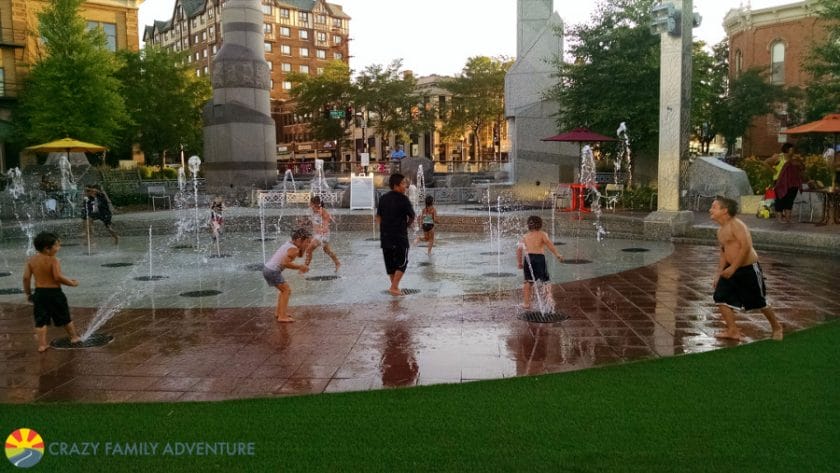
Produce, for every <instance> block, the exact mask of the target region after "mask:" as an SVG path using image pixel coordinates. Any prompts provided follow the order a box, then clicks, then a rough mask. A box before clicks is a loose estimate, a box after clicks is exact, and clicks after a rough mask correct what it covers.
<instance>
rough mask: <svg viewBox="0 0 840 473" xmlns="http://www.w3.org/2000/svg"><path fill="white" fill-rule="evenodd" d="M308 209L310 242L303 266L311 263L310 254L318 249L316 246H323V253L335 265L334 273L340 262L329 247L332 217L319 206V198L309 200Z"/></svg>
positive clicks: (313, 197) (314, 197)
mask: <svg viewBox="0 0 840 473" xmlns="http://www.w3.org/2000/svg"><path fill="white" fill-rule="evenodd" d="M309 208H310V210H312V215H311V216H310V221H311V223H312V242H311V243H310V244H309V247H308V248H307V249H306V263H305V264H306V265H307V266H309V263H311V262H312V253H314V252H315V250H316V249H318V246H320V245H323V246H324V253H326V254H327V256H329V257H330V259H332V260H333V263H335V272H338V268H340V267H341V262H339V261H338V256H336V255H335V252H333V250H332V248H331V247H330V222H331V221H332V216H331V215H330V213H329V212H327V209H325V208H324V207H323V205H322V204H321V197H320V196H317V195H315V196H312V198H311V199H309Z"/></svg>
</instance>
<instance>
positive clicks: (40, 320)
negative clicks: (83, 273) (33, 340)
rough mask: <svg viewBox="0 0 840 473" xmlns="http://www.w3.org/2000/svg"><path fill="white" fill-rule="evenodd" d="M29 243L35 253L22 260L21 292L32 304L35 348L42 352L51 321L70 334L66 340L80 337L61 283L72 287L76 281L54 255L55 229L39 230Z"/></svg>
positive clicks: (58, 242) (56, 244) (58, 245)
mask: <svg viewBox="0 0 840 473" xmlns="http://www.w3.org/2000/svg"><path fill="white" fill-rule="evenodd" d="M33 245H34V246H35V250H36V251H37V253H36V254H35V255H33V256H32V257H31V258H29V260H28V261H27V262H26V266H25V267H24V268H23V292H24V294H26V299H27V300H28V301H29V302H31V303H32V304H33V307H32V312H33V314H34V316H35V335H36V336H37V337H38V352H40V353H43V352H45V351H47V349H48V348H49V347H50V346H49V344H47V325H50V322H52V324H53V325H55V326H56V327H64V330H65V331H66V332H67V335H68V336H69V337H70V343H78V342H80V341H81V338H79V334H78V333H76V327H75V326H74V325H73V320H72V319H71V318H70V306H69V305H68V304H67V296H65V295H64V292H63V291H62V290H61V285H62V284H64V285H65V286H72V287H76V286H78V285H79V281H77V280H75V279H70V278H68V277H66V276H64V274H62V272H61V263H60V262H59V261H58V258H56V256H55V255H56V254H58V250H60V249H61V240H60V239H59V238H58V236H57V235H56V234H55V233H50V232H41V233H39V234H38V235H36V236H35V239H34V240H33ZM33 277H34V278H35V290H34V291H33V290H32V285H31V284H32V278H33Z"/></svg>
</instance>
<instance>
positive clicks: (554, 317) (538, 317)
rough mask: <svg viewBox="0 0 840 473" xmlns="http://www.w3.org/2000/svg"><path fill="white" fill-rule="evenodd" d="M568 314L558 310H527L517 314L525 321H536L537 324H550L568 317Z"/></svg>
mask: <svg viewBox="0 0 840 473" xmlns="http://www.w3.org/2000/svg"><path fill="white" fill-rule="evenodd" d="M568 318H569V316H568V315H566V314H562V313H560V312H546V313H545V314H543V313H542V312H540V311H538V310H529V311H527V312H523V313H521V314H519V319H521V320H524V321H526V322H536V323H538V324H550V323H554V322H562V321H564V320H566V319H568Z"/></svg>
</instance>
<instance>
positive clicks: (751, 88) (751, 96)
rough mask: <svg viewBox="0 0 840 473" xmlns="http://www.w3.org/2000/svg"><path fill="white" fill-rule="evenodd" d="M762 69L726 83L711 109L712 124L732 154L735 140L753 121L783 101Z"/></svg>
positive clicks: (751, 71) (750, 71)
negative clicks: (726, 86)
mask: <svg viewBox="0 0 840 473" xmlns="http://www.w3.org/2000/svg"><path fill="white" fill-rule="evenodd" d="M765 74H766V71H763V70H762V69H761V68H752V69H749V70H747V71H745V72H744V73H742V74H741V75H740V76H738V77H736V78H735V79H733V80H732V81H731V82H730V83H729V91H728V93H727V94H726V97H725V98H724V99H723V100H720V101H719V102H718V103H717V104H716V105H715V106H714V107H713V109H712V116H713V121H714V123H715V127H716V128H717V130H718V132H719V133H720V134H721V135H723V137H724V139H725V140H726V146H727V148H728V149H729V153H732V151H733V148H734V146H735V140H737V139H738V137H739V136H742V135H743V134H744V133H745V132H746V131H747V128H748V127H749V126H750V122H751V121H752V119H753V118H754V117H756V116H759V115H764V114H766V113H770V112H772V111H773V110H774V109H775V106H776V104H777V103H779V102H781V101H783V100H785V98H786V95H785V93H784V90H783V89H782V88H781V87H779V86H777V85H773V84H770V83H769V82H768V81H767V80H766V78H765V77H764V75H765Z"/></svg>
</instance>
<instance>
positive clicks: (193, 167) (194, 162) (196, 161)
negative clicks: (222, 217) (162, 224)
mask: <svg viewBox="0 0 840 473" xmlns="http://www.w3.org/2000/svg"><path fill="white" fill-rule="evenodd" d="M187 164H188V165H189V167H190V173H192V181H193V201H194V202H195V219H194V220H193V222H194V225H195V248H196V250H198V248H200V242H199V239H198V228H199V227H200V225H199V223H198V171H199V168H200V167H201V158H199V157H198V156H195V155H193V156H190V159H189V160H188V161H187Z"/></svg>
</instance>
